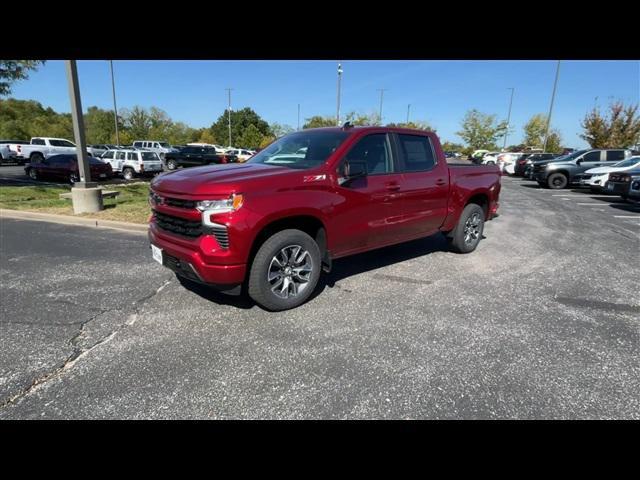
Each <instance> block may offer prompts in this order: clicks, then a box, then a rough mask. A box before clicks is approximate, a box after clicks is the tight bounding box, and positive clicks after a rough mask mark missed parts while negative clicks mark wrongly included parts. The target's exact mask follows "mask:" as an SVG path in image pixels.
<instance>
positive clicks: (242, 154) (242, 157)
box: [225, 148, 256, 162]
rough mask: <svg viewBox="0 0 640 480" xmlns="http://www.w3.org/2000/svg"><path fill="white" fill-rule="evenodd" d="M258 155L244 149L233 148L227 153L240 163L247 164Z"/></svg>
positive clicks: (226, 153)
mask: <svg viewBox="0 0 640 480" xmlns="http://www.w3.org/2000/svg"><path fill="white" fill-rule="evenodd" d="M255 154H256V152H254V151H253V150H247V149H244V148H231V149H229V150H227V151H226V152H225V155H232V156H235V157H236V158H237V159H238V162H246V161H247V160H249V159H250V158H251V157H253V156H254V155H255Z"/></svg>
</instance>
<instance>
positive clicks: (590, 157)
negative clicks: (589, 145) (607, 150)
mask: <svg viewBox="0 0 640 480" xmlns="http://www.w3.org/2000/svg"><path fill="white" fill-rule="evenodd" d="M582 161H583V162H599V161H600V150H596V151H595V152H589V153H586V154H585V155H584V156H583V157H582Z"/></svg>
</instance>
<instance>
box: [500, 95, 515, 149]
mask: <svg viewBox="0 0 640 480" xmlns="http://www.w3.org/2000/svg"><path fill="white" fill-rule="evenodd" d="M507 90H511V100H509V114H508V115H507V131H506V132H504V145H503V146H502V150H503V151H504V150H505V149H506V148H507V136H508V135H509V127H510V126H511V105H513V92H514V91H515V88H513V87H512V88H507Z"/></svg>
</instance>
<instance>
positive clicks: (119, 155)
mask: <svg viewBox="0 0 640 480" xmlns="http://www.w3.org/2000/svg"><path fill="white" fill-rule="evenodd" d="M124 154H125V152H117V153H116V160H124Z"/></svg>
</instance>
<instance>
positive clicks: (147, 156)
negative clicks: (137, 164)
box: [140, 152, 158, 160]
mask: <svg viewBox="0 0 640 480" xmlns="http://www.w3.org/2000/svg"><path fill="white" fill-rule="evenodd" d="M140 154H141V155H142V160H158V154H157V153H156V152H140Z"/></svg>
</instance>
